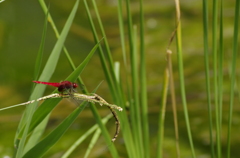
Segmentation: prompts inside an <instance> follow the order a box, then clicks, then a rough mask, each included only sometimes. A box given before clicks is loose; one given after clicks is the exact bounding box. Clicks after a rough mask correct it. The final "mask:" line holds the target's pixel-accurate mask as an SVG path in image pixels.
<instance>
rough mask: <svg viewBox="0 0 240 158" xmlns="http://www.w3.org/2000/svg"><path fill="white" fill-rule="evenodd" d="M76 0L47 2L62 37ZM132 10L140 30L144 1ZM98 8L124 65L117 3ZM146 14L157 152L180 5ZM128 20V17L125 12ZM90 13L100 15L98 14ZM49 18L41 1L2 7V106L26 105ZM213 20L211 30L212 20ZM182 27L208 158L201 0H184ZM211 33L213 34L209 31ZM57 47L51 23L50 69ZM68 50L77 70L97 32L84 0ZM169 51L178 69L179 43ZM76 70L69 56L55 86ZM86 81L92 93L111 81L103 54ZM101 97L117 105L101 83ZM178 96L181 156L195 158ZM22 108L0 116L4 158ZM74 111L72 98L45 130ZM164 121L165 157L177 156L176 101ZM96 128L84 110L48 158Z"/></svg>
mask: <svg viewBox="0 0 240 158" xmlns="http://www.w3.org/2000/svg"><path fill="white" fill-rule="evenodd" d="M74 2H75V1H68V2H67V3H66V1H64V0H51V1H47V2H46V4H49V7H50V13H51V15H52V17H53V19H54V22H55V24H56V26H57V29H58V30H59V31H60V30H61V29H62V28H63V25H64V23H65V21H66V18H67V17H68V15H69V13H70V11H71V9H72V6H73V4H74ZM224 3H225V4H224V44H225V46H224V52H225V60H226V62H225V65H224V67H225V68H224V74H225V76H226V77H225V78H226V80H227V79H228V78H229V76H228V75H229V72H228V65H229V60H230V59H231V51H232V50H231V47H232V32H233V18H234V17H233V16H234V1H233V0H229V1H227V2H224ZM131 7H132V16H133V21H134V24H136V25H139V4H138V1H133V2H132V6H131ZM209 8H210V10H211V4H209ZM98 9H99V12H100V15H101V18H102V21H103V25H104V27H105V31H106V34H107V38H108V40H109V44H110V48H111V50H112V56H113V59H114V61H119V62H120V63H121V65H122V63H123V59H122V52H121V47H120V38H119V28H118V19H117V1H111V0H100V1H98ZM144 11H145V47H146V53H147V55H146V61H147V82H148V89H147V90H148V97H149V117H150V119H149V121H150V135H151V138H150V139H151V146H152V149H153V152H154V150H156V137H155V136H154V135H156V132H157V129H158V122H157V121H158V116H159V110H160V107H159V104H160V100H161V98H159V96H160V94H161V88H162V80H163V72H164V69H165V66H166V57H165V53H166V52H165V50H166V48H167V45H168V41H169V38H170V36H171V34H172V31H173V30H174V28H175V5H174V1H156V0H149V1H144ZM124 14H126V13H125V12H124ZM92 15H93V17H94V13H93V14H92ZM125 17H126V16H125ZM44 18H45V15H44V14H43V11H42V9H41V7H40V5H39V3H38V1H26V0H12V1H10V0H5V1H4V2H2V3H0V103H1V104H0V108H2V107H7V106H10V105H14V104H18V103H21V102H25V101H28V98H29V95H30V91H31V86H32V80H33V70H34V66H35V60H36V56H37V53H38V49H39V45H40V42H41V35H42V30H43V25H44ZM209 20H210V21H209V22H210V25H211V15H210V17H209ZM181 23H182V38H183V39H182V42H183V53H184V56H183V57H184V68H185V82H186V93H187V101H188V108H189V115H190V121H191V122H190V123H191V128H192V135H193V142H194V145H195V148H196V154H197V155H198V156H199V157H200V156H202V157H206V158H207V157H210V144H209V131H208V115H207V101H206V93H205V74H204V58H203V55H204V54H203V31H202V30H203V29H202V25H203V24H202V1H197V0H182V1H181ZM125 30H126V28H125ZM209 30H210V32H211V28H210V29H209ZM126 34H127V33H126ZM55 42H56V37H55V34H54V33H53V30H52V28H51V26H50V25H48V31H47V38H46V44H45V50H44V57H43V64H44V63H46V60H47V58H48V56H49V52H51V50H52V49H53V46H54V44H55ZM210 42H211V40H210ZM173 43H174V42H173ZM210 44H211V43H210ZM65 45H66V47H67V49H68V50H69V53H70V55H71V57H72V59H73V61H74V62H75V64H76V65H79V64H80V63H81V62H82V60H83V59H84V58H85V57H86V55H87V53H88V52H89V51H90V50H91V49H92V47H93V46H94V41H93V36H92V33H91V28H90V26H89V22H88V20H87V16H86V11H85V9H84V7H83V2H82V1H80V6H79V9H78V13H77V16H76V18H75V20H74V24H73V26H72V28H71V30H70V33H69V35H68V38H67V40H66V43H65ZM170 48H171V49H172V50H173V53H174V55H173V61H174V65H176V54H175V46H174V44H172V46H171V47H170ZM210 51H211V48H210ZM210 58H211V57H210ZM140 64H141V63H140ZM71 71H72V70H71V68H70V65H69V63H68V61H67V60H66V58H65V55H64V54H62V55H61V58H60V60H59V64H58V66H57V69H56V71H55V73H54V75H53V77H52V79H51V80H50V81H51V82H59V81H62V80H64V79H65V78H66V77H67V76H68V75H69V74H70V73H71ZM174 73H175V85H176V88H177V90H178V88H179V87H178V86H179V85H178V74H177V67H176V66H175V67H174ZM238 74H239V73H238ZM82 78H83V80H84V82H85V86H86V87H87V88H88V89H89V90H90V91H92V90H93V89H94V88H95V87H96V86H97V85H98V84H99V83H100V82H101V81H104V80H105V78H104V75H103V72H102V69H101V64H100V61H99V58H98V55H97V53H96V54H95V56H94V57H93V58H92V60H91V62H90V63H89V64H88V66H87V67H86V69H85V70H84V72H83V73H82ZM53 90H54V89H53V88H52V87H47V89H46V92H45V94H46V95H47V94H50V93H51V92H52V91H53ZM228 91H229V88H228V84H226V86H225V92H226V93H228ZM97 93H98V94H99V95H100V96H102V97H103V98H105V99H106V100H107V101H108V102H109V103H111V102H112V100H111V97H110V95H109V94H108V93H109V90H108V87H107V84H106V82H103V84H102V85H101V86H100V87H99V89H98V91H97ZM176 94H177V99H178V100H177V101H178V102H177V104H178V121H179V130H180V131H179V132H180V133H179V135H180V146H181V149H183V150H181V154H182V156H183V157H190V155H191V153H190V149H189V144H188V138H187V133H186V128H185V122H184V117H183V112H182V106H181V100H180V97H179V94H180V93H179V91H177V92H176ZM224 101H225V102H226V103H227V102H228V97H225V98H224ZM24 108H25V107H18V108H14V109H10V110H6V111H1V112H0V126H1V128H0V157H3V156H4V155H10V156H11V155H12V154H13V153H12V152H13V139H14V135H15V132H16V129H17V125H18V122H19V120H20V118H21V115H22V113H23V111H24ZM74 108H75V106H74V105H73V104H72V103H71V102H69V101H68V100H64V101H62V102H61V104H60V105H59V106H58V107H57V108H56V109H55V110H54V112H53V114H52V116H51V119H50V122H49V125H48V127H47V132H49V131H51V130H52V129H53V128H54V127H55V126H56V125H57V124H58V123H59V122H61V120H63V119H64V118H65V117H66V116H67V115H68V114H69V113H70V112H71V111H72V110H73V109H74ZM223 108H224V111H223V123H224V124H223V137H222V140H223V148H225V144H224V142H225V141H226V131H225V130H224V129H226V128H225V125H226V121H227V117H228V115H227V112H228V105H227V104H226V105H223ZM234 108H235V109H234V113H238V112H239V110H240V109H239V107H237V106H235V107H234ZM98 109H99V113H100V114H101V116H106V115H107V114H108V113H109V111H108V109H107V108H103V107H100V108H98ZM233 116H234V118H233V129H232V130H233V137H234V136H236V137H234V139H233V141H232V153H233V154H232V157H235V156H237V155H238V154H240V153H239V151H238V146H239V145H240V143H239V140H240V139H239V136H238V131H239V126H237V125H238V124H239V122H240V117H237V115H233ZM165 120H166V123H165V141H164V143H165V145H164V153H165V154H164V155H165V157H171V153H172V152H175V147H174V141H175V137H174V128H173V119H172V110H171V104H170V101H169V102H168V106H167V112H166V119H165ZM94 124H95V120H94V118H93V117H92V114H91V112H90V111H89V110H88V109H85V110H84V112H83V113H82V114H81V115H80V116H79V118H78V119H77V121H76V122H75V123H74V124H73V125H72V127H71V128H70V130H69V131H68V132H67V133H66V135H65V136H64V137H63V138H62V139H61V140H60V141H59V143H58V144H57V145H56V146H55V147H54V148H53V149H52V150H51V151H50V152H49V154H48V155H46V157H52V158H53V157H59V156H60V155H61V154H62V153H63V152H64V150H66V148H67V147H68V146H70V145H71V144H72V143H73V142H74V140H76V139H77V138H78V137H79V136H81V132H85V131H86V130H87V129H89V128H90V127H91V126H92V125H94ZM107 126H108V129H109V131H110V133H112V135H113V134H114V130H115V124H114V120H113V119H111V121H110V122H109V123H108V124H107ZM46 134H47V133H46ZM87 143H88V142H86V144H83V145H82V146H80V147H79V149H81V150H79V151H76V155H73V157H74V156H75V157H78V156H77V155H81V154H83V153H85V150H84V145H87ZM123 143H124V142H123V140H122V137H121V134H120V136H119V138H118V139H117V140H116V142H115V144H114V145H116V146H117V149H118V151H119V153H120V155H122V156H123V157H124V155H125V149H124V147H123ZM224 152H225V150H224V149H223V153H224ZM101 155H102V156H103V155H104V156H103V157H107V156H109V155H108V151H107V145H106V144H105V142H104V140H103V139H102V138H100V140H99V143H98V144H97V146H96V147H95V148H94V152H93V153H92V155H91V156H92V157H101ZM109 157H110V156H109Z"/></svg>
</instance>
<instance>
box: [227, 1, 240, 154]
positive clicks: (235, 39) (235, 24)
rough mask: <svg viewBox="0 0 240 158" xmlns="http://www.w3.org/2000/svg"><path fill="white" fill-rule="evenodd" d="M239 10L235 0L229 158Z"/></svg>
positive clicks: (229, 138)
mask: <svg viewBox="0 0 240 158" xmlns="http://www.w3.org/2000/svg"><path fill="white" fill-rule="evenodd" d="M239 10H240V1H239V0H236V5H235V20H234V31H233V35H234V37H233V52H232V65H231V87H230V88H231V89H230V106H229V118H228V138H227V157H228V158H230V157H231V155H230V149H231V126H232V112H233V103H234V86H235V78H236V60H237V53H238V29H239V16H240V15H239Z"/></svg>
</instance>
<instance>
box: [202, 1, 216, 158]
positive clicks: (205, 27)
mask: <svg viewBox="0 0 240 158" xmlns="http://www.w3.org/2000/svg"><path fill="white" fill-rule="evenodd" d="M202 2H203V38H204V40H203V41H204V65H205V79H206V94H207V105H208V117H209V140H210V145H211V157H212V158H214V157H215V152H214V142H213V132H214V131H213V120H212V118H213V117H212V105H211V89H210V75H209V51H208V4H207V1H205V0H203V1H202Z"/></svg>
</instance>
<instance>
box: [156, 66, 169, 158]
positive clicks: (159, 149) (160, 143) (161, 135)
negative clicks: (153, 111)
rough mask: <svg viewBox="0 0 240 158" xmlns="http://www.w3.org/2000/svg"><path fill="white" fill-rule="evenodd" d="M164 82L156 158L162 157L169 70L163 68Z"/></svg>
mask: <svg viewBox="0 0 240 158" xmlns="http://www.w3.org/2000/svg"><path fill="white" fill-rule="evenodd" d="M163 81H164V83H163V90H162V96H161V98H162V102H161V110H160V115H159V127H158V136H157V137H158V140H157V154H156V155H157V156H156V157H157V158H162V157H163V139H164V120H165V109H166V103H167V92H168V82H169V70H168V69H165V73H164V80H163Z"/></svg>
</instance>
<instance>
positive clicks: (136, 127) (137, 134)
mask: <svg viewBox="0 0 240 158" xmlns="http://www.w3.org/2000/svg"><path fill="white" fill-rule="evenodd" d="M133 31H134V32H133V39H132V40H133V45H132V47H133V48H132V51H131V52H130V64H131V75H132V91H133V99H134V102H133V103H132V104H131V105H130V111H131V113H130V116H131V119H132V122H134V123H133V124H132V127H133V137H134V141H135V143H136V146H137V147H138V153H139V155H140V156H139V157H144V151H143V143H142V141H143V140H142V126H141V122H142V120H141V116H140V109H139V105H140V102H139V95H138V91H139V87H138V86H139V80H138V79H139V77H138V76H139V75H138V72H139V70H138V66H137V65H138V62H137V59H138V57H137V48H136V46H137V28H136V26H134V29H133Z"/></svg>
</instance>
